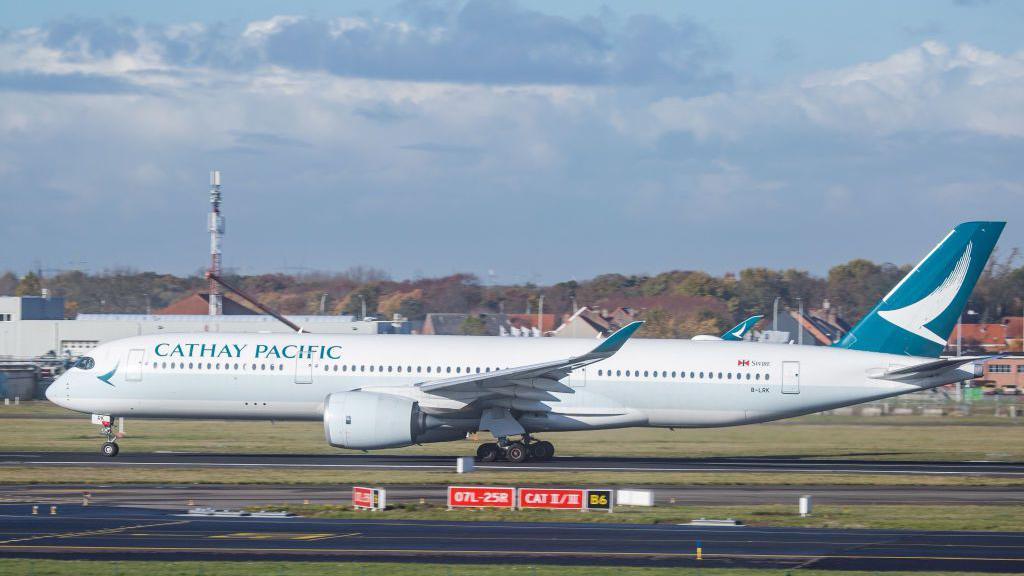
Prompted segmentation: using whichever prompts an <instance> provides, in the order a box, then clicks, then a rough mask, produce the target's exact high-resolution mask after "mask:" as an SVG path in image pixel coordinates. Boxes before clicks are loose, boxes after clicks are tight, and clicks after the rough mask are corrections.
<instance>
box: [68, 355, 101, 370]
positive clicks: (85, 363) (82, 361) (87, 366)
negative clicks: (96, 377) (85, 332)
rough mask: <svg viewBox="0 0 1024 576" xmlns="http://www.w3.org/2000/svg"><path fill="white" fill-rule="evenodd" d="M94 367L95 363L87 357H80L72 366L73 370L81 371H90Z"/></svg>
mask: <svg viewBox="0 0 1024 576" xmlns="http://www.w3.org/2000/svg"><path fill="white" fill-rule="evenodd" d="M95 365H96V361H95V360H93V359H92V358H90V357H88V356H82V357H81V358H79V359H78V360H77V361H76V362H75V363H74V364H73V365H72V367H73V368H81V369H82V370H92V367H93V366H95Z"/></svg>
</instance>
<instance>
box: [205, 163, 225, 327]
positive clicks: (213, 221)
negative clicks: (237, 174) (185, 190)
mask: <svg viewBox="0 0 1024 576" xmlns="http://www.w3.org/2000/svg"><path fill="white" fill-rule="evenodd" d="M208 228H209V229H210V272H212V273H213V274H215V275H216V276H217V277H218V278H219V277H220V241H221V238H222V237H223V236H224V217H223V216H221V214H220V170H214V171H213V172H210V221H209V226H208ZM223 313H224V301H223V299H222V298H221V293H220V285H219V284H217V281H216V280H214V279H213V278H210V316H220V315H221V314H223Z"/></svg>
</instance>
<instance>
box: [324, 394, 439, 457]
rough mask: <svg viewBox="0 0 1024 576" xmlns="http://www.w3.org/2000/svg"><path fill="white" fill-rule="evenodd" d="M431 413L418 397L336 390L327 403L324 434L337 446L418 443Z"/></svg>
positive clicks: (359, 447) (364, 446) (328, 397)
mask: <svg viewBox="0 0 1024 576" xmlns="http://www.w3.org/2000/svg"><path fill="white" fill-rule="evenodd" d="M426 420H427V416H426V415H425V414H423V413H422V412H421V411H420V408H419V403H418V402H416V401H415V400H410V399H408V398H403V397H401V396H392V395H390V394H378V393H376V392H358V391H356V392H335V393H333V394H330V395H329V396H327V401H326V402H325V405H324V433H325V434H326V436H327V442H328V443H329V444H330V445H331V446H335V447H337V448H355V449H358V450H374V449H378V448H400V447H402V446H409V445H410V444H414V443H415V442H416V438H417V437H419V436H421V435H422V434H423V432H424V431H425V428H426Z"/></svg>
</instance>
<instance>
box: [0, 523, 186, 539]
mask: <svg viewBox="0 0 1024 576" xmlns="http://www.w3.org/2000/svg"><path fill="white" fill-rule="evenodd" d="M189 522H190V521H189V520H179V521H176V522H158V523H155V524H137V525H134V526H120V527H117V528H103V529H100V530H88V531H85V532H51V533H49V534H39V535H36V536H26V537H25V538H12V539H10V540H2V541H0V544H10V543H13V542H29V541H31V540H44V539H46V538H80V537H83V536H104V535H109V534H116V533H118V532H123V531H125V530H132V529H135V528H154V527H157V526H177V525H181V524H188V523H189Z"/></svg>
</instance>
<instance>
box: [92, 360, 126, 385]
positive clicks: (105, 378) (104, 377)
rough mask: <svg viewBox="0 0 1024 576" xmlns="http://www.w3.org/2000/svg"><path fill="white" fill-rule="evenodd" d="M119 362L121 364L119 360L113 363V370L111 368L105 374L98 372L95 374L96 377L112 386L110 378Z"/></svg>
mask: <svg viewBox="0 0 1024 576" xmlns="http://www.w3.org/2000/svg"><path fill="white" fill-rule="evenodd" d="M120 364H121V363H120V362H118V363H117V364H114V369H113V370H111V371H110V372H107V373H106V374H100V375H99V376H97V378H99V379H100V380H102V381H103V383H104V384H106V385H107V386H113V384H112V383H111V382H110V379H111V378H113V377H114V374H115V373H116V372H117V367H118V366H120Z"/></svg>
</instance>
